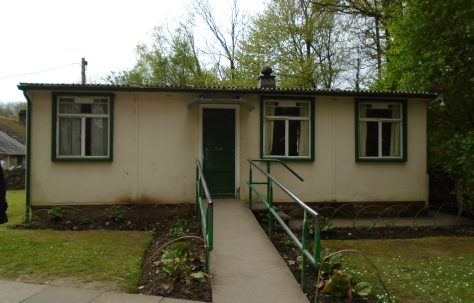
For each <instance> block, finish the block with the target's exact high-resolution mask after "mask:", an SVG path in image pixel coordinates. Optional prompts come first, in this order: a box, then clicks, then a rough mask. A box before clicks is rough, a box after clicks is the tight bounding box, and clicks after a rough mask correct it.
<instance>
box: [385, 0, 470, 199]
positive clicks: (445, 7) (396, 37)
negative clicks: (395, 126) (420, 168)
mask: <svg viewBox="0 0 474 303" xmlns="http://www.w3.org/2000/svg"><path fill="white" fill-rule="evenodd" d="M390 29H391V32H392V35H393V41H392V45H391V48H390V50H389V53H388V56H387V58H388V62H387V65H386V70H385V72H384V77H383V78H382V79H381V81H379V82H378V83H377V84H376V87H378V88H382V89H397V90H403V91H435V92H438V93H440V96H441V97H442V98H443V100H444V102H445V103H446V106H445V107H442V108H441V107H439V106H437V105H436V104H431V105H430V106H429V110H430V112H429V166H430V170H431V171H432V172H433V171H436V170H442V171H443V172H444V173H447V174H448V175H449V176H450V177H451V178H452V179H453V180H454V182H455V183H456V188H457V190H458V191H459V190H462V191H463V193H459V192H458V193H457V196H458V197H459V196H460V195H461V196H464V197H465V196H469V199H470V200H471V201H473V200H474V176H473V175H472V172H473V171H474V160H473V157H474V153H473V150H472V146H473V141H474V138H473V135H472V134H473V131H474V62H473V60H474V57H473V56H474V35H473V30H474V6H473V5H472V1H470V0H451V1H436V0H405V1H403V2H402V5H400V6H399V7H398V9H397V11H396V15H395V18H394V19H393V22H392V23H391V25H390ZM461 183H462V184H461Z"/></svg>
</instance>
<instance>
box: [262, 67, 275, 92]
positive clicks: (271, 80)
mask: <svg viewBox="0 0 474 303" xmlns="http://www.w3.org/2000/svg"><path fill="white" fill-rule="evenodd" d="M272 72H273V70H272V68H271V67H264V68H262V70H261V71H260V76H259V77H258V88H276V84H275V76H272Z"/></svg>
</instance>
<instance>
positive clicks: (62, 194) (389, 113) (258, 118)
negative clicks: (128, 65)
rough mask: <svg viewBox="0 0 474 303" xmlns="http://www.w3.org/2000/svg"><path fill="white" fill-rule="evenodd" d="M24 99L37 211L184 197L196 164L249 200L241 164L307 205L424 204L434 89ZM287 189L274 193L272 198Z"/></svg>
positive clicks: (118, 91) (91, 93)
mask: <svg viewBox="0 0 474 303" xmlns="http://www.w3.org/2000/svg"><path fill="white" fill-rule="evenodd" d="M18 87H19V89H20V90H22V91H23V92H24V94H25V96H26V98H27V100H28V115H27V133H28V138H27V150H28V156H27V161H28V173H27V188H28V189H27V190H28V201H29V203H31V206H32V207H33V208H35V207H36V208H41V207H43V208H44V207H51V206H71V205H73V206H92V205H95V206H107V205H113V204H174V203H191V202H193V201H194V199H195V175H196V160H197V159H199V160H200V161H201V163H202V165H203V170H204V175H205V176H206V179H207V182H208V185H209V188H210V191H211V194H212V195H213V196H227V197H235V198H240V199H242V200H247V199H248V191H249V190H248V187H247V184H246V183H247V180H248V177H249V176H248V171H249V163H248V162H247V159H269V158H271V159H280V160H282V161H284V162H285V163H286V164H288V165H289V166H291V168H293V169H294V170H295V171H296V172H298V174H300V175H301V176H302V177H303V178H304V180H305V181H304V182H299V181H298V180H297V179H296V178H294V176H292V175H291V174H289V173H288V172H287V171H285V170H283V169H280V168H278V167H275V168H274V169H272V174H273V175H274V176H275V177H276V178H278V179H279V180H280V181H282V183H284V184H285V185H286V186H287V187H288V188H289V189H290V190H291V191H293V192H294V193H296V194H297V195H298V197H299V198H301V199H302V200H303V201H305V202H319V203H332V202H339V203H345V202H361V203H366V202H370V203H373V202H378V203H399V202H403V203H408V202H413V203H425V202H426V201H427V196H428V192H427V189H428V178H427V171H426V165H427V164H426V162H427V156H426V112H427V104H428V103H429V102H431V101H432V100H433V99H434V97H435V95H434V94H430V93H413V92H377V91H348V90H320V89H298V88H295V89H279V88H275V82H274V77H273V76H271V75H270V74H269V73H265V74H262V75H261V76H260V79H259V84H258V86H257V87H255V88H213V87H170V86H122V85H104V84H88V85H80V84H37V83H21V84H19V85H18ZM286 200H287V196H286V195H283V194H282V193H279V192H275V197H274V201H282V202H284V201H286Z"/></svg>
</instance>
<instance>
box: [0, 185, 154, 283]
mask: <svg viewBox="0 0 474 303" xmlns="http://www.w3.org/2000/svg"><path fill="white" fill-rule="evenodd" d="M7 200H8V203H9V208H8V211H7V213H8V216H9V220H10V221H9V222H8V223H7V224H4V225H0V243H1V244H0V278H6V279H21V280H22V281H28V282H37V283H42V282H43V283H44V282H47V281H52V280H58V279H72V280H74V281H81V282H112V283H115V284H116V285H117V286H118V287H119V288H120V289H122V290H125V291H133V290H134V289H135V285H136V282H137V280H138V277H139V271H140V265H141V261H142V256H143V253H144V251H145V249H146V248H147V246H148V244H149V242H150V241H151V234H149V233H146V232H130V231H102V230H99V231H54V230H15V229H12V227H13V226H15V225H16V224H20V223H21V221H22V218H23V212H24V205H25V202H24V201H25V192H24V191H9V192H8V193H7Z"/></svg>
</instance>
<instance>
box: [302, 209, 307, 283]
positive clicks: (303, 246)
mask: <svg viewBox="0 0 474 303" xmlns="http://www.w3.org/2000/svg"><path fill="white" fill-rule="evenodd" d="M301 244H302V247H301V288H302V289H304V288H305V286H306V263H307V258H308V257H307V256H306V254H305V253H304V251H305V250H306V249H307V248H308V212H307V211H306V210H305V211H304V217H303V234H302V236H301Z"/></svg>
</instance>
